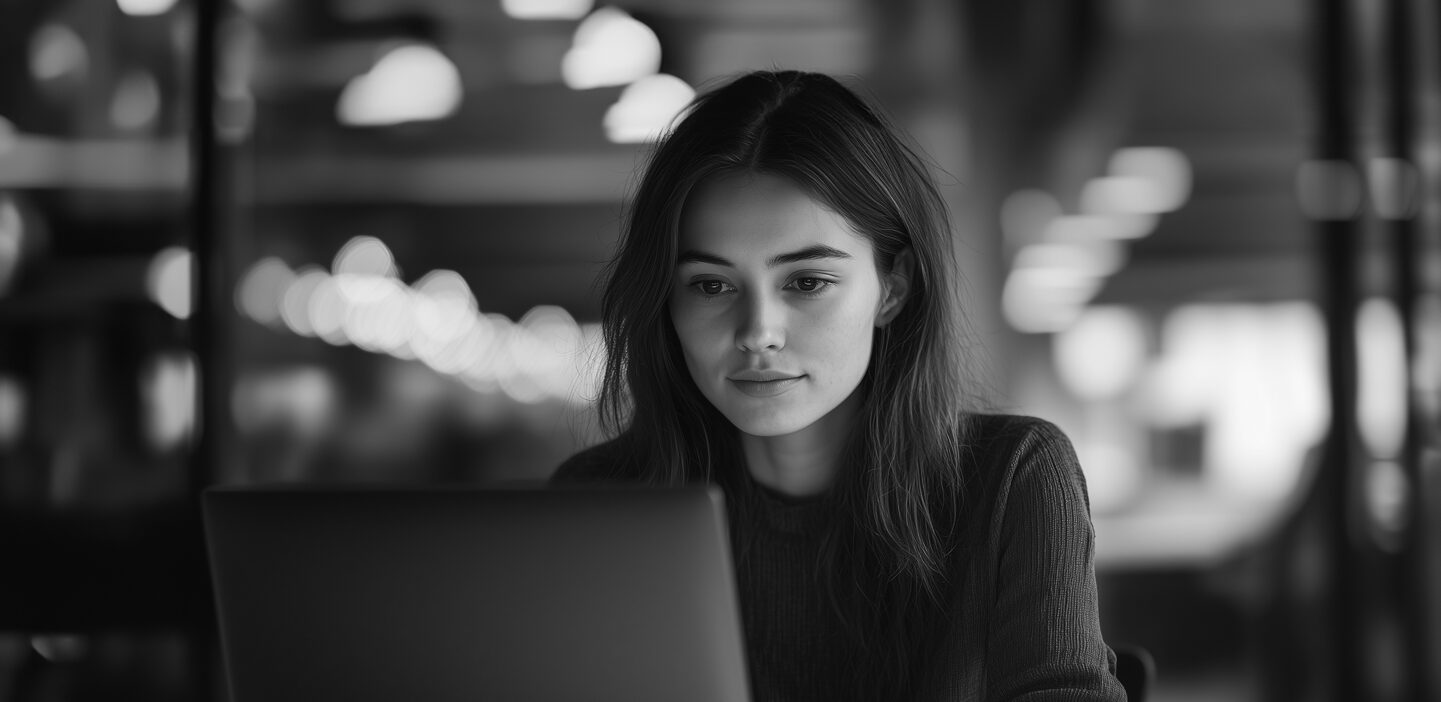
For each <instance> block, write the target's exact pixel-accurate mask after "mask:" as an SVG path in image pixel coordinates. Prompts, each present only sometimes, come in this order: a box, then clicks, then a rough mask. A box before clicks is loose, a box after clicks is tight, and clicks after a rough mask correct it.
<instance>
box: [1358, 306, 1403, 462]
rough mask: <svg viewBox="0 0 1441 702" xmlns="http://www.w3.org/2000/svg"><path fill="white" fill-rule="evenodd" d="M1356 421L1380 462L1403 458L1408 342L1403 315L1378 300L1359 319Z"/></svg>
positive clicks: (1362, 436)
mask: <svg viewBox="0 0 1441 702" xmlns="http://www.w3.org/2000/svg"><path fill="white" fill-rule="evenodd" d="M1356 345H1357V346H1356V353H1357V359H1356V360H1357V372H1358V378H1357V387H1356V422H1357V424H1358V425H1359V426H1360V431H1361V439H1362V440H1363V441H1364V442H1365V443H1366V448H1367V449H1368V450H1369V451H1370V452H1371V455H1372V456H1373V457H1375V458H1381V459H1394V458H1397V457H1399V456H1400V455H1401V444H1402V442H1404V441H1405V438H1406V380H1407V379H1406V365H1407V364H1406V338H1405V330H1404V329H1403V326H1402V321H1401V313H1400V312H1399V311H1398V310H1397V309H1396V305H1395V303H1393V302H1391V301H1390V300H1388V299H1385V298H1380V297H1373V298H1371V299H1369V300H1366V301H1365V302H1363V303H1362V304H1361V308H1360V310H1358V312H1357V315H1356Z"/></svg>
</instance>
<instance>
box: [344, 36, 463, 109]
mask: <svg viewBox="0 0 1441 702" xmlns="http://www.w3.org/2000/svg"><path fill="white" fill-rule="evenodd" d="M463 93H464V87H463V85H462V83H461V79H460V69H458V68H456V66H455V64H454V63H453V62H452V61H451V60H450V59H449V58H446V56H445V54H443V53H441V52H440V51H439V50H438V49H436V48H435V47H433V46H428V45H424V44H407V45H405V46H400V47H397V48H394V49H391V50H390V51H389V52H387V53H386V54H385V55H383V56H381V57H380V59H379V60H378V61H376V62H375V65H374V66H373V67H372V68H371V69H370V71H369V72H367V73H365V74H364V75H360V76H356V77H355V78H353V79H351V81H350V82H349V83H348V84H346V86H345V89H344V90H343V91H342V92H341V94H340V101H339V103H337V105H336V118H337V119H339V120H340V123H341V124H344V125H348V126H354V127H381V126H389V125H396V124H403V123H405V122H421V121H428V120H438V119H444V118H446V117H449V116H450V115H453V114H455V112H456V110H458V109H459V108H460V101H461V97H462V95H463Z"/></svg>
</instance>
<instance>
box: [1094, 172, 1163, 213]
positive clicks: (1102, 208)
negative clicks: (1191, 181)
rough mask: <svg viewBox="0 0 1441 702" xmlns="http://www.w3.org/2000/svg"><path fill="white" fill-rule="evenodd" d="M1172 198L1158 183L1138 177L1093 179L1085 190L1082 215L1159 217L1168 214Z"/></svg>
mask: <svg viewBox="0 0 1441 702" xmlns="http://www.w3.org/2000/svg"><path fill="white" fill-rule="evenodd" d="M1168 198H1169V196H1168V195H1167V194H1166V193H1165V192H1163V191H1162V189H1161V188H1160V187H1159V186H1158V185H1157V184H1156V183H1155V181H1152V180H1149V179H1146V178H1137V177H1135V176H1104V177H1101V178H1092V179H1091V180H1089V181H1087V182H1086V185H1085V187H1083V188H1082V189H1081V211H1082V212H1084V213H1086V214H1099V215H1157V214H1162V213H1164V212H1167V211H1168V210H1169V209H1171V208H1169V205H1170V201H1169V199H1168Z"/></svg>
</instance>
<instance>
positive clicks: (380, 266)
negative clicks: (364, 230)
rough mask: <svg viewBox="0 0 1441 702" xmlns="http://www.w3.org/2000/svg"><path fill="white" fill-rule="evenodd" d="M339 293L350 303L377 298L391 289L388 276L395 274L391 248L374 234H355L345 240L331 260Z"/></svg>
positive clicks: (392, 276) (391, 276)
mask: <svg viewBox="0 0 1441 702" xmlns="http://www.w3.org/2000/svg"><path fill="white" fill-rule="evenodd" d="M330 268H331V271H332V272H333V273H334V275H335V278H336V283H337V284H338V285H339V286H340V292H341V294H343V295H345V297H346V299H347V300H349V301H350V302H354V303H361V302H367V301H371V300H376V299H379V298H380V297H383V296H384V295H386V294H388V293H389V292H390V289H391V287H390V286H388V285H387V282H388V280H387V279H389V278H394V277H395V276H396V274H397V271H396V268H395V257H394V256H392V255H391V253H390V249H388V248H386V246H385V244H384V243H383V242H382V241H380V240H379V239H377V238H375V237H373V236H357V237H355V238H353V239H351V240H350V241H347V242H345V245H344V246H341V247H340V251H339V252H337V253H336V254H335V260H334V261H333V262H332V263H331V266H330Z"/></svg>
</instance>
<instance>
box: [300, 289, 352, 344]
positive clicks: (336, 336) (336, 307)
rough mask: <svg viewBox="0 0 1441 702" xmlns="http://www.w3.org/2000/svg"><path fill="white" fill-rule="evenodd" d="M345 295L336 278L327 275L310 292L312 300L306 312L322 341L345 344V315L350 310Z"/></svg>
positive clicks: (311, 326)
mask: <svg viewBox="0 0 1441 702" xmlns="http://www.w3.org/2000/svg"><path fill="white" fill-rule="evenodd" d="M347 307H348V303H347V302H346V299H345V296H344V295H342V294H341V293H340V285H339V284H337V282H336V280H335V278H333V277H331V276H325V277H324V278H322V279H321V280H320V282H319V283H318V284H316V286H315V289H314V290H312V291H311V292H310V301H309V303H308V304H307V305H306V307H305V313H306V315H307V316H309V318H310V328H311V330H312V331H314V332H315V335H316V336H318V337H320V339H321V340H322V341H325V342H326V343H329V344H333V345H335V346H341V345H344V344H345V343H346V342H347V341H349V340H348V339H346V338H345V315H346V314H347V312H348V311H349V310H348V309H347Z"/></svg>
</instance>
